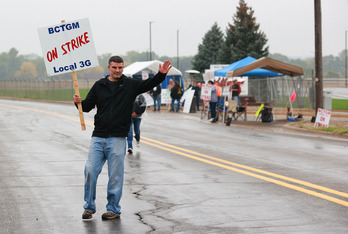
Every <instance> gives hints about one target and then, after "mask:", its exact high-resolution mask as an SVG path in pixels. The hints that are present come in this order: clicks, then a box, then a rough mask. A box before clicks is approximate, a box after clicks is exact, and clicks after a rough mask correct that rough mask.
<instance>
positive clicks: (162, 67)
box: [158, 60, 172, 74]
mask: <svg viewBox="0 0 348 234" xmlns="http://www.w3.org/2000/svg"><path fill="white" fill-rule="evenodd" d="M171 68H172V66H171V65H170V61H169V60H166V61H165V62H164V63H163V65H161V64H160V65H159V68H158V71H159V72H160V73H164V74H167V73H168V72H169V70H170V69H171Z"/></svg>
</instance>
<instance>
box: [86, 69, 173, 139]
mask: <svg viewBox="0 0 348 234" xmlns="http://www.w3.org/2000/svg"><path fill="white" fill-rule="evenodd" d="M165 77H166V74H163V73H160V72H159V73H157V74H156V75H155V76H154V77H153V78H149V79H147V80H136V79H131V78H129V77H126V76H125V75H122V76H121V77H120V79H119V80H118V81H117V82H116V84H115V85H116V87H115V89H114V92H112V90H111V88H110V87H109V86H108V85H107V82H108V80H107V79H109V76H106V77H105V78H102V79H100V80H98V81H97V82H95V83H94V85H93V87H92V88H91V90H90V91H89V93H88V94H87V97H86V99H85V100H83V101H82V109H83V111H84V112H89V111H91V110H92V109H93V108H94V107H95V106H97V113H96V115H95V116H94V131H93V134H92V136H96V137H103V138H106V137H127V136H128V131H129V127H130V123H131V115H132V110H133V103H134V100H135V98H136V97H137V95H139V94H140V93H144V92H147V91H149V90H150V89H152V88H153V87H155V86H157V85H159V84H160V83H161V82H162V81H163V80H164V79H165Z"/></svg>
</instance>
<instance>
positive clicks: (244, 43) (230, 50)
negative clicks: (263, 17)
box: [219, 0, 268, 64]
mask: <svg viewBox="0 0 348 234" xmlns="http://www.w3.org/2000/svg"><path fill="white" fill-rule="evenodd" d="M253 15H254V11H253V10H252V8H251V7H250V8H249V7H248V6H247V4H246V3H245V2H244V0H240V2H239V7H237V13H236V14H235V15H234V17H233V25H232V24H228V28H227V30H226V38H225V42H224V45H223V46H222V49H221V51H220V53H219V60H220V62H221V63H227V64H230V63H233V62H236V61H238V60H241V59H243V58H245V57H247V56H251V57H254V58H257V59H258V58H261V57H263V56H267V55H268V46H266V43H267V38H266V35H265V34H264V33H263V32H261V31H259V28H260V25H259V24H257V23H256V18H255V17H254V16H253Z"/></svg>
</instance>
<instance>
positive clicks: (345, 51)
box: [344, 30, 348, 88]
mask: <svg viewBox="0 0 348 234" xmlns="http://www.w3.org/2000/svg"><path fill="white" fill-rule="evenodd" d="M345 45H346V46H345V50H344V53H345V64H346V69H345V72H344V74H345V76H344V77H345V79H346V86H345V87H346V88H348V86H347V30H346V31H345Z"/></svg>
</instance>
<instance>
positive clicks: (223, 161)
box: [142, 136, 348, 198]
mask: <svg viewBox="0 0 348 234" xmlns="http://www.w3.org/2000/svg"><path fill="white" fill-rule="evenodd" d="M142 139H146V140H148V141H151V142H154V143H156V144H161V145H164V146H166V147H170V148H173V149H177V150H181V151H184V152H187V153H190V154H194V155H197V156H200V157H203V158H208V159H211V160H214V161H217V162H221V163H225V164H228V165H232V166H236V167H240V168H243V169H247V170H249V171H254V172H258V173H260V174H264V175H268V176H272V177H275V178H279V179H282V180H287V181H290V182H293V183H296V184H301V185H304V186H307V187H310V188H314V189H318V190H321V191H324V192H328V193H331V194H335V195H338V196H341V197H346V198H348V193H344V192H340V191H336V190H333V189H330V188H326V187H323V186H320V185H316V184H312V183H309V182H305V181H302V180H297V179H293V178H290V177H287V176H282V175H279V174H276V173H272V172H268V171H264V170H260V169H257V168H253V167H249V166H245V165H242V164H238V163H234V162H231V161H226V160H223V159H220V158H216V157H212V156H209V155H205V154H201V153H197V152H194V151H191V150H187V149H184V148H181V147H177V146H173V145H169V144H166V143H163V142H160V141H157V140H153V139H150V138H146V137H143V136H142Z"/></svg>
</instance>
